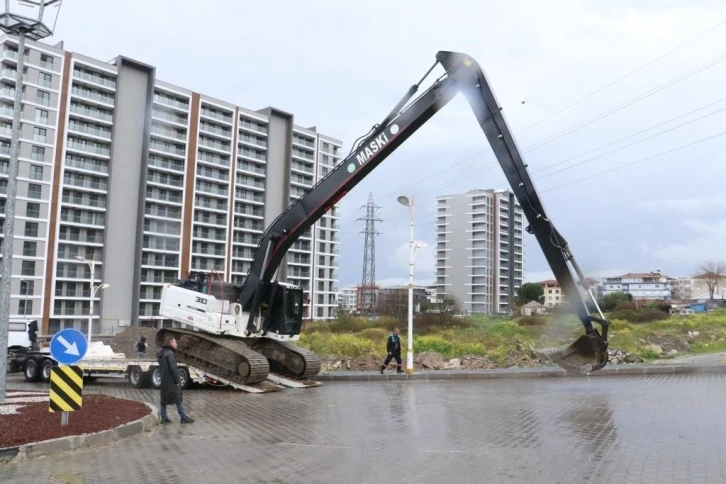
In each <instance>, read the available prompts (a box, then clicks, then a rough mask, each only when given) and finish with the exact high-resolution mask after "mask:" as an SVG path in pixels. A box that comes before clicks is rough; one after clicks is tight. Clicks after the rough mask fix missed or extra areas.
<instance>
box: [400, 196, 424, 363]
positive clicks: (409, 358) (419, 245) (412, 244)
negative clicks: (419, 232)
mask: <svg viewBox="0 0 726 484" xmlns="http://www.w3.org/2000/svg"><path fill="white" fill-rule="evenodd" d="M398 203H400V204H401V205H403V206H404V207H408V211H409V217H410V223H409V228H410V235H409V239H408V246H409V248H410V255H409V262H408V352H407V353H406V373H413V264H414V261H415V259H416V249H423V248H425V247H426V246H427V245H426V243H425V242H421V241H414V239H413V220H414V218H413V213H414V203H413V196H412V197H411V198H410V199H409V198H408V197H405V196H403V195H401V196H400V197H398Z"/></svg>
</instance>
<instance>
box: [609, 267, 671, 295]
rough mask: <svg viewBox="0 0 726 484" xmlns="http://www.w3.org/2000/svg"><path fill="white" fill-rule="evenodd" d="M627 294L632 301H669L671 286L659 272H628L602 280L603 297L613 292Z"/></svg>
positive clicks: (666, 278)
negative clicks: (630, 295) (630, 296)
mask: <svg viewBox="0 0 726 484" xmlns="http://www.w3.org/2000/svg"><path fill="white" fill-rule="evenodd" d="M617 291H622V292H629V293H630V294H632V295H633V299H670V298H671V297H672V295H673V285H672V283H671V281H670V279H669V278H668V277H667V276H665V275H663V274H662V273H661V271H660V270H657V271H655V272H629V273H627V274H623V275H622V276H617V277H606V278H604V279H603V295H608V294H612V293H613V292H617Z"/></svg>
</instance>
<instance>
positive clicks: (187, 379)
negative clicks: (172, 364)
mask: <svg viewBox="0 0 726 484" xmlns="http://www.w3.org/2000/svg"><path fill="white" fill-rule="evenodd" d="M179 381H180V382H181V388H182V390H186V389H187V388H189V386H190V385H191V384H192V377H191V376H190V375H189V368H187V367H185V366H182V367H181V368H179Z"/></svg>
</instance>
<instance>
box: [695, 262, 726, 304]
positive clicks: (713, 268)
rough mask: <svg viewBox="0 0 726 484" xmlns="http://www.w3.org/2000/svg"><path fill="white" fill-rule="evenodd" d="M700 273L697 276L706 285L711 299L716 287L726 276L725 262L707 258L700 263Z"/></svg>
mask: <svg viewBox="0 0 726 484" xmlns="http://www.w3.org/2000/svg"><path fill="white" fill-rule="evenodd" d="M700 272H701V275H699V276H698V278H699V279H701V280H702V281H703V282H704V283H706V286H707V287H708V294H709V298H710V299H713V293H714V291H715V290H716V287H718V285H719V284H720V283H721V282H722V281H723V280H724V278H726V264H724V263H723V261H711V260H708V261H706V262H704V263H703V264H701V267H700Z"/></svg>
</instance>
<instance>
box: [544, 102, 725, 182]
mask: <svg viewBox="0 0 726 484" xmlns="http://www.w3.org/2000/svg"><path fill="white" fill-rule="evenodd" d="M723 111H726V108H721V109H719V110H717V111H714V112H712V113H708V114H704V115H703V116H699V117H697V118H696V119H692V120H690V121H686V122H685V123H681V124H679V125H677V126H673V127H672V128H668V129H665V130H663V131H659V132H658V133H655V134H654V135H651V136H648V137H647V138H643V139H640V140H638V141H634V142H632V143H630V144H627V145H625V146H621V147H620V148H615V149H614V150H610V151H606V152H605V153H602V154H600V155H597V156H593V157H592V158H588V159H586V160H583V161H580V162H578V163H575V164H574V165H570V166H566V167H564V168H562V169H560V170H557V171H553V172H551V173H548V174H546V175H543V176H541V177H539V179H540V180H541V179H543V178H547V177H548V176H552V175H556V174H557V173H561V172H563V171H566V170H569V169H571V168H574V167H576V166H580V165H584V164H585V163H589V162H591V161H593V160H597V159H598V158H602V157H603V156H606V155H609V154H611V153H615V152H616V151H620V150H624V149H625V148H629V147H631V146H633V145H637V144H638V143H642V142H643V141H648V140H649V139H653V138H656V137H658V136H660V135H662V134H665V133H669V132H671V131H673V130H674V129H678V128H682V127H683V126H686V125H688V124H691V123H695V122H696V121H699V120H701V119H704V118H707V117H709V116H713V115H714V114H718V113H720V112H723Z"/></svg>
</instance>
